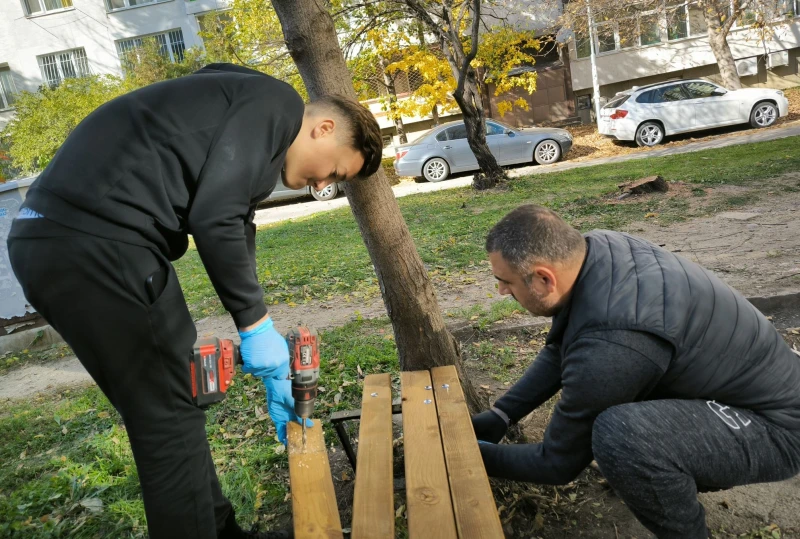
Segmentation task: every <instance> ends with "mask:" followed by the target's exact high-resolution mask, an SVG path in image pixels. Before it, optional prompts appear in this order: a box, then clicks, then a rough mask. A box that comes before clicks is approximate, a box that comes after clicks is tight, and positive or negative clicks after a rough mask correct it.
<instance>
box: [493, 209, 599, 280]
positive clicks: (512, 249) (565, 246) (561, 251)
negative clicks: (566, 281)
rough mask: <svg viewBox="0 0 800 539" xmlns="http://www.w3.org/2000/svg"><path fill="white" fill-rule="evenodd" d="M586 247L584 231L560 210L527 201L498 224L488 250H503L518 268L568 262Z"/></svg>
mask: <svg viewBox="0 0 800 539" xmlns="http://www.w3.org/2000/svg"><path fill="white" fill-rule="evenodd" d="M585 250H586V241H585V240H584V238H583V235H582V234H581V233H580V232H578V231H577V230H575V229H574V228H572V227H571V226H570V225H569V224H567V222H566V221H564V220H563V219H562V218H561V217H560V216H559V215H558V214H557V213H556V212H554V211H552V210H549V209H547V208H543V207H542V206H536V205H534V204H526V205H524V206H520V207H519V208H517V209H515V210H513V211H511V212H510V213H509V214H507V215H506V216H505V217H503V218H502V219H501V220H500V222H499V223H497V224H496V225H494V227H493V228H492V230H491V231H490V232H489V235H488V236H487V238H486V251H487V252H489V253H495V252H499V253H500V255H501V256H502V257H503V259H504V260H505V261H506V262H508V264H509V265H510V266H511V267H513V268H514V269H516V270H517V271H527V270H528V268H529V267H530V265H531V264H533V263H536V262H549V263H559V262H568V261H570V260H572V259H573V258H575V257H577V256H578V255H579V254H583V253H584V252H585Z"/></svg>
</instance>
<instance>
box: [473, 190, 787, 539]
mask: <svg viewBox="0 0 800 539" xmlns="http://www.w3.org/2000/svg"><path fill="white" fill-rule="evenodd" d="M486 250H487V251H488V253H489V259H490V261H491V264H492V270H493V272H494V275H495V277H496V278H497V280H498V282H499V290H500V293H501V294H512V295H513V296H514V297H515V298H516V299H517V301H519V302H520V304H522V306H523V307H525V308H526V309H528V310H529V311H530V312H531V313H533V314H536V315H539V316H552V317H553V325H552V328H551V330H550V333H549V334H548V335H547V340H546V346H545V347H544V348H543V349H542V351H541V352H540V353H539V355H538V356H537V358H536V360H535V361H534V362H533V364H532V365H531V366H530V368H529V369H528V371H527V372H526V373H525V375H524V376H523V377H522V379H520V380H519V381H518V382H517V383H516V384H514V386H512V387H511V389H510V390H509V391H508V392H507V393H506V394H505V395H503V396H502V397H501V398H499V399H498V400H497V401H496V402H495V403H494V406H493V407H492V408H491V410H487V411H485V412H483V413H481V414H478V415H476V416H474V417H473V425H474V427H475V432H476V435H477V436H478V439H479V440H482V441H484V442H491V443H481V446H480V447H481V453H482V455H483V460H484V463H485V465H486V470H487V472H488V473H489V475H491V476H495V477H505V478H508V479H515V480H519V481H532V482H536V483H545V484H555V485H559V484H566V483H568V482H570V481H572V480H573V479H575V477H576V476H577V475H578V474H579V473H580V472H581V471H582V470H583V469H584V468H585V467H586V466H587V465H588V464H589V463H590V462H591V461H592V458H594V459H595V460H596V461H597V464H598V465H599V467H600V470H601V471H602V472H603V475H604V476H605V478H606V479H607V480H608V482H609V484H610V485H611V486H612V487H613V488H614V490H615V491H616V492H617V494H618V495H619V496H620V497H621V498H622V500H623V501H624V502H625V504H626V505H627V506H628V507H629V508H630V509H631V511H633V513H634V514H635V515H636V517H637V518H638V519H639V520H640V521H641V522H642V523H643V524H644V525H645V526H646V527H647V528H648V529H650V530H651V531H652V532H653V533H655V534H656V535H657V536H658V537H659V538H669V539H705V538H706V537H708V530H707V528H706V521H705V513H704V510H703V506H702V505H701V504H700V503H699V502H698V500H697V492H698V491H703V490H719V489H726V488H731V487H733V486H736V485H744V484H748V483H760V482H768V481H778V480H781V479H788V478H790V477H792V476H794V475H795V474H797V473H798V472H800V358H798V357H796V356H795V355H794V354H793V353H792V351H791V349H790V348H789V347H788V345H787V344H786V342H785V341H784V340H783V339H782V338H781V336H780V335H779V334H778V332H777V331H776V330H775V328H774V327H773V326H772V324H771V323H770V322H769V321H768V320H767V319H766V318H765V317H764V316H763V315H762V314H761V313H760V312H758V310H757V309H756V308H755V307H753V306H752V305H751V304H750V303H749V302H748V301H747V300H746V299H745V298H744V297H743V296H741V295H740V294H739V293H738V292H736V291H735V290H733V289H732V288H730V287H729V286H727V285H726V284H725V283H723V282H722V281H721V280H719V279H718V278H716V277H715V276H714V275H713V274H712V273H711V272H709V271H707V270H705V269H703V268H701V267H700V266H698V265H696V264H693V263H692V262H689V261H687V260H685V259H683V258H680V257H679V256H676V255H674V254H673V253H670V252H669V251H666V250H664V249H661V248H659V247H658V246H655V245H653V244H651V243H649V242H647V241H645V240H642V239H639V238H635V237H633V236H629V235H627V234H621V233H618V232H609V231H603V230H595V231H593V232H590V233H588V234H586V235H584V236H582V235H581V234H580V233H579V232H578V231H576V230H575V229H573V228H572V227H570V226H569V225H568V224H567V223H566V222H564V221H563V220H562V219H561V218H560V217H559V216H558V215H556V214H555V213H553V212H552V211H550V210H548V209H545V208H542V207H539V206H530V205H529V206H522V207H520V208H518V209H516V210H514V211H513V212H511V213H509V214H508V215H507V216H506V217H504V218H503V219H502V220H501V221H500V222H499V223H498V224H497V225H496V226H495V227H494V228H493V229H492V231H491V232H490V233H489V237H488V238H487V240H486ZM559 390H561V398H560V399H559V401H558V403H557V404H556V407H555V410H554V411H553V417H552V419H551V420H550V424H549V425H548V427H547V430H546V432H545V434H544V440H543V441H542V443H538V444H520V445H497V443H498V442H499V441H500V440H501V439H502V438H503V436H504V435H505V433H506V430H507V428H508V425H509V424H510V423H515V422H517V421H519V420H521V419H522V418H523V417H525V416H526V415H528V414H529V413H530V412H532V411H533V410H535V409H536V408H537V407H538V406H540V405H541V404H543V403H544V402H546V401H547V400H548V399H550V398H551V397H552V396H553V395H555V394H556V392H558V391H559Z"/></svg>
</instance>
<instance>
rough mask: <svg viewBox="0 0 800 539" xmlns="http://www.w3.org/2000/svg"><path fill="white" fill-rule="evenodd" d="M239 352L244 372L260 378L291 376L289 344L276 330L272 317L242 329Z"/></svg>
mask: <svg viewBox="0 0 800 539" xmlns="http://www.w3.org/2000/svg"><path fill="white" fill-rule="evenodd" d="M239 337H241V338H242V344H241V345H239V353H240V354H241V355H242V362H243V363H244V365H242V372H246V373H249V374H252V375H253V376H256V377H258V378H281V379H285V378H287V377H288V376H289V345H288V344H287V343H286V339H284V337H283V335H281V334H280V333H278V332H277V331H276V330H275V326H274V325H273V323H272V318H267V319H266V320H265V321H264V322H262V323H261V324H259V325H258V326H256V327H255V328H253V329H251V330H249V331H240V332H239Z"/></svg>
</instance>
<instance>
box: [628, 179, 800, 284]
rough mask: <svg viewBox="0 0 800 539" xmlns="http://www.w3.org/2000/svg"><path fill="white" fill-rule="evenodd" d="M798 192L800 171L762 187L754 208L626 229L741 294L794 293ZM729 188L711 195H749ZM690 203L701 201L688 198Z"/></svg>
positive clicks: (799, 265) (798, 263) (798, 271)
mask: <svg viewBox="0 0 800 539" xmlns="http://www.w3.org/2000/svg"><path fill="white" fill-rule="evenodd" d="M670 187H671V186H670ZM799 188H800V173H792V174H787V175H784V176H783V177H782V178H780V179H779V180H774V183H773V181H771V182H770V187H768V188H766V189H763V188H762V189H763V190H764V191H765V193H764V195H763V197H762V198H761V199H760V200H759V201H758V202H757V203H756V204H755V205H750V206H742V207H740V208H736V209H734V210H729V211H726V212H722V213H718V214H715V215H712V216H709V217H702V218H697V219H691V220H688V221H685V222H681V223H672V224H670V225H669V226H660V225H658V224H654V223H650V222H639V223H633V224H631V225H630V226H629V227H627V229H626V230H625V231H626V232H630V233H631V234H634V235H639V236H642V237H644V238H647V239H648V240H650V241H652V242H654V243H657V244H659V245H661V246H663V247H664V248H665V249H668V250H670V251H672V252H674V253H679V254H680V255H681V256H683V257H685V258H687V259H689V260H691V261H693V262H696V263H698V264H700V265H701V266H703V267H705V268H707V269H710V270H712V271H713V272H714V273H716V274H717V275H718V276H719V277H720V278H722V279H723V280H724V281H725V282H727V283H728V284H729V285H731V286H732V287H734V288H736V289H737V290H739V291H740V292H742V293H743V294H744V295H745V296H748V297H751V296H771V295H775V294H782V293H787V292H795V291H797V290H798V289H799V288H800V189H799ZM727 189H728V191H727V193H726V192H724V191H723V192H720V190H719V189H716V190H715V196H720V195H722V194H728V195H733V196H735V195H737V194H740V195H746V194H747V193H746V192H745V191H742V190H741V188H727ZM668 195H669V193H668ZM631 198H633V197H631ZM744 199H745V200H746V198H744ZM628 200H630V199H628ZM688 200H693V201H694V203H695V204H701V203H703V202H702V200H703V198H702V197H691V194H689V198H688ZM624 202H625V201H622V203H624Z"/></svg>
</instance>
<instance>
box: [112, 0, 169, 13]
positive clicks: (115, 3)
mask: <svg viewBox="0 0 800 539" xmlns="http://www.w3.org/2000/svg"><path fill="white" fill-rule="evenodd" d="M162 2H169V0H106V8H107V9H108V11H116V10H118V9H125V8H128V7H137V6H146V5H147V4H160V3H162Z"/></svg>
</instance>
